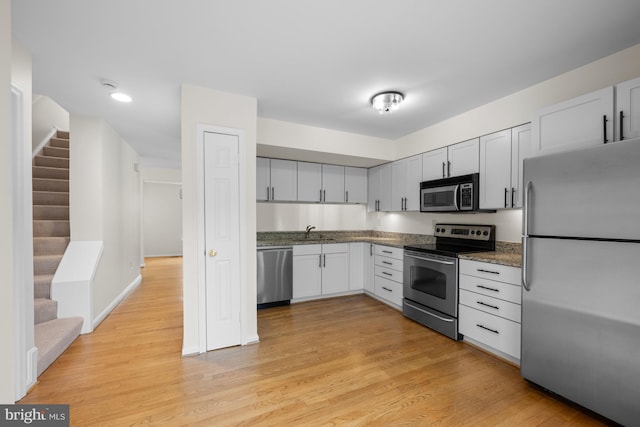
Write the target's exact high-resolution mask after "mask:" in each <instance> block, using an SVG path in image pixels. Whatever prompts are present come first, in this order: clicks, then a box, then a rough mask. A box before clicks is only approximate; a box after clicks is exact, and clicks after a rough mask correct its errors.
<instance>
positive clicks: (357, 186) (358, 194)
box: [344, 167, 367, 204]
mask: <svg viewBox="0 0 640 427" xmlns="http://www.w3.org/2000/svg"><path fill="white" fill-rule="evenodd" d="M344 192H345V202H346V203H358V204H360V203H367V170H366V169H365V168H354V167H345V168H344Z"/></svg>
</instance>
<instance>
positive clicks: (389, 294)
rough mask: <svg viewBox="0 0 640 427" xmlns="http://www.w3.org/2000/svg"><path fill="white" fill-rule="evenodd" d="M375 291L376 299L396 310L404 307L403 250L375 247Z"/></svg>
mask: <svg viewBox="0 0 640 427" xmlns="http://www.w3.org/2000/svg"><path fill="white" fill-rule="evenodd" d="M373 253H374V290H373V293H374V295H375V296H376V297H378V298H379V299H381V300H383V302H386V303H390V305H391V306H393V307H394V308H397V309H400V308H401V307H402V274H403V273H402V272H403V255H404V251H403V250H402V248H394V247H391V246H382V245H375V246H374V251H373Z"/></svg>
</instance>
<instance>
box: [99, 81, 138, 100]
mask: <svg viewBox="0 0 640 427" xmlns="http://www.w3.org/2000/svg"><path fill="white" fill-rule="evenodd" d="M100 84H102V86H103V87H104V88H106V89H107V90H108V91H109V96H110V97H111V98H113V99H115V100H116V101H119V102H131V101H132V99H131V97H130V96H129V95H127V94H126V93H124V92H119V91H118V82H116V81H113V80H109V79H101V80H100Z"/></svg>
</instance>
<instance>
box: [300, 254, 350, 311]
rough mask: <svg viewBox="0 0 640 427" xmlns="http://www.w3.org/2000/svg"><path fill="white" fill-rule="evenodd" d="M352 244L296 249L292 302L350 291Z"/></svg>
mask: <svg viewBox="0 0 640 427" xmlns="http://www.w3.org/2000/svg"><path fill="white" fill-rule="evenodd" d="M349 274H350V273H349V244H348V243H330V244H323V245H296V246H294V247H293V299H294V300H295V299H301V298H313V297H320V296H325V295H331V294H339V293H343V292H347V291H348V290H349Z"/></svg>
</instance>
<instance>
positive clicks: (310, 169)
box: [298, 162, 322, 203]
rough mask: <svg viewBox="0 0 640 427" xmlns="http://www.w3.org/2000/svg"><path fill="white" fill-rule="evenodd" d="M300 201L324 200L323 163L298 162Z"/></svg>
mask: <svg viewBox="0 0 640 427" xmlns="http://www.w3.org/2000/svg"><path fill="white" fill-rule="evenodd" d="M298 201H299V202H318V203H320V202H322V165H321V164H320V163H308V162H298Z"/></svg>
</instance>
